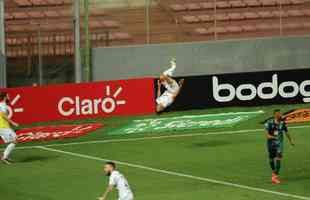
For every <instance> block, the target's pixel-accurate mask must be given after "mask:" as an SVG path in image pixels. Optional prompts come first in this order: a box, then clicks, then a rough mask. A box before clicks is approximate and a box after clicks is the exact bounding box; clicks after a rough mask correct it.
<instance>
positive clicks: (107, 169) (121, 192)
mask: <svg viewBox="0 0 310 200" xmlns="http://www.w3.org/2000/svg"><path fill="white" fill-rule="evenodd" d="M104 173H105V174H106V175H107V176H109V186H108V188H107V190H106V192H105V193H104V194H103V195H102V197H99V198H98V200H107V197H108V194H109V193H110V192H111V191H112V190H113V188H114V187H116V189H117V190H118V200H133V199H134V197H133V193H132V191H131V189H130V186H129V184H128V181H127V179H126V178H125V177H124V176H123V175H122V174H121V173H120V172H119V171H117V170H116V165H115V163H114V162H107V163H106V164H105V166H104Z"/></svg>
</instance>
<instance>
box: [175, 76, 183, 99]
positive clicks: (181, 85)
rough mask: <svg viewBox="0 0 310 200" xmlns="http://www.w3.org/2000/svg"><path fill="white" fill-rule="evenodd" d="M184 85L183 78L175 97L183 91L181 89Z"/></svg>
mask: <svg viewBox="0 0 310 200" xmlns="http://www.w3.org/2000/svg"><path fill="white" fill-rule="evenodd" d="M183 85H184V79H181V80H180V81H179V90H178V92H177V93H176V94H175V95H174V98H177V96H178V95H179V94H180V92H181V90H182V88H183Z"/></svg>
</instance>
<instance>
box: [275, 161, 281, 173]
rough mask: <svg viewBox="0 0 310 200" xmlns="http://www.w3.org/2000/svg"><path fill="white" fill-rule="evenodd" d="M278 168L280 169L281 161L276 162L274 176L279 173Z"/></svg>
mask: <svg viewBox="0 0 310 200" xmlns="http://www.w3.org/2000/svg"><path fill="white" fill-rule="evenodd" d="M280 168H281V160H277V161H276V174H279V173H280Z"/></svg>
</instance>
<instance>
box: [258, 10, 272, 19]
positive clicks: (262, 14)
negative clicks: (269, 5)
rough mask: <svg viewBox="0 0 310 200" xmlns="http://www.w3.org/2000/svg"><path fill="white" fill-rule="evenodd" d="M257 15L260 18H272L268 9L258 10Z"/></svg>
mask: <svg viewBox="0 0 310 200" xmlns="http://www.w3.org/2000/svg"><path fill="white" fill-rule="evenodd" d="M258 15H259V17H260V18H272V17H274V15H273V14H272V12H270V11H259V12H258Z"/></svg>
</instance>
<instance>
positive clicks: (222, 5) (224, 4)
mask: <svg viewBox="0 0 310 200" xmlns="http://www.w3.org/2000/svg"><path fill="white" fill-rule="evenodd" d="M216 7H217V8H230V3H228V2H227V1H218V2H216Z"/></svg>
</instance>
